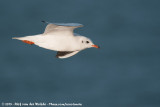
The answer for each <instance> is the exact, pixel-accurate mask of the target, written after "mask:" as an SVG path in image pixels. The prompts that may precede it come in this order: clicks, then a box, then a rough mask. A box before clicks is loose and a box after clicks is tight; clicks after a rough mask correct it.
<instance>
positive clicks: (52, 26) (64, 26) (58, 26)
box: [44, 23, 83, 34]
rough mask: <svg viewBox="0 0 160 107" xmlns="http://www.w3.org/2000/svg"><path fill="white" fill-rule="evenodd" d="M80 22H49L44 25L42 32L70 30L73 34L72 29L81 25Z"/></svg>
mask: <svg viewBox="0 0 160 107" xmlns="http://www.w3.org/2000/svg"><path fill="white" fill-rule="evenodd" d="M82 26H83V25H82V24H78V23H49V24H48V25H47V26H46V29H45V31H44V34H47V33H54V32H56V33H57V32H63V31H64V32H70V33H72V34H73V30H74V29H75V28H78V27H82Z"/></svg>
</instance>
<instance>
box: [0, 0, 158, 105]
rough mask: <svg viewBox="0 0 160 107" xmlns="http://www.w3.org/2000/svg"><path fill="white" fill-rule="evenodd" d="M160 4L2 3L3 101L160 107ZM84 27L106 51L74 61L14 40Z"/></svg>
mask: <svg viewBox="0 0 160 107" xmlns="http://www.w3.org/2000/svg"><path fill="white" fill-rule="evenodd" d="M159 4H160V1H159V0H1V1H0V33H1V35H0V37H1V39H0V101H1V102H46V103H47V102H52V103H82V104H83V106H84V107H160V30H159V29H160V6H159ZM41 20H45V21H49V22H57V23H58V22H61V23H68V22H71V23H81V24H83V25H84V27H83V28H79V29H76V30H75V32H76V33H79V34H81V35H84V36H87V37H88V38H91V39H92V41H94V43H95V44H97V45H100V46H101V49H95V48H91V49H87V50H84V51H82V52H80V53H78V54H77V55H75V56H73V57H70V58H68V59H57V58H55V55H56V52H55V51H50V50H46V49H43V48H39V47H37V46H35V45H33V46H31V45H28V44H25V43H22V42H21V41H18V40H12V39H11V38H12V37H21V36H28V35H34V34H40V33H42V32H43V31H44V29H45V26H46V24H44V23H42V22H41Z"/></svg>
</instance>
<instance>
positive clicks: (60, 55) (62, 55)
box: [56, 51, 79, 58]
mask: <svg viewBox="0 0 160 107" xmlns="http://www.w3.org/2000/svg"><path fill="white" fill-rule="evenodd" d="M78 52H79V51H58V52H57V55H56V57H57V58H68V57H71V56H73V55H75V54H77V53H78Z"/></svg>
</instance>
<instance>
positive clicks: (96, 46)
mask: <svg viewBox="0 0 160 107" xmlns="http://www.w3.org/2000/svg"><path fill="white" fill-rule="evenodd" d="M92 47H95V48H100V47H99V46H98V45H92Z"/></svg>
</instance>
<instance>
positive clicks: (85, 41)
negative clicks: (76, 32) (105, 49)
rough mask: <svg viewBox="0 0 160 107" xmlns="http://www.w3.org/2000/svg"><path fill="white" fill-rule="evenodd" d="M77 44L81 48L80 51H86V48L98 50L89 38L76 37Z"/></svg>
mask: <svg viewBox="0 0 160 107" xmlns="http://www.w3.org/2000/svg"><path fill="white" fill-rule="evenodd" d="M77 39H78V42H79V44H80V46H81V48H82V49H86V48H92V47H94V48H100V47H99V46H98V45H95V44H94V43H93V42H92V41H91V40H90V39H89V38H87V37H84V36H78V37H77Z"/></svg>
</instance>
